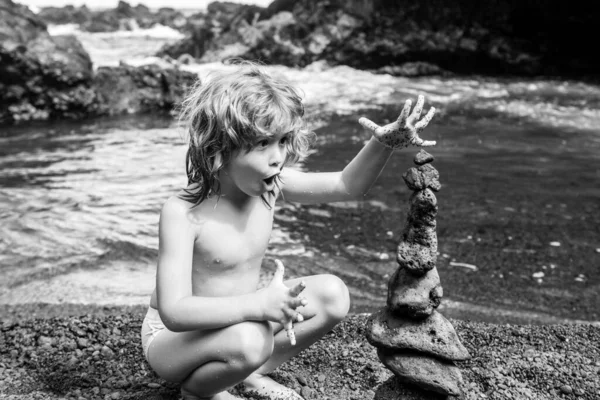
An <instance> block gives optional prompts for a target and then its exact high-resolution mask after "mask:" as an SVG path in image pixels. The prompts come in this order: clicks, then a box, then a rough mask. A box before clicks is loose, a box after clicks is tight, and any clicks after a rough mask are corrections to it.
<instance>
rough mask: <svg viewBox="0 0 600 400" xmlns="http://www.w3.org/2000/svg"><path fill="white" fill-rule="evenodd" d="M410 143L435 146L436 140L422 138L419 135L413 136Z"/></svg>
mask: <svg viewBox="0 0 600 400" xmlns="http://www.w3.org/2000/svg"><path fill="white" fill-rule="evenodd" d="M410 143H411V144H413V145H415V146H421V147H430V146H435V145H436V143H437V142H436V141H435V140H423V139H421V138H420V137H418V136H415V137H414V138H413V139H412V140H411V141H410Z"/></svg>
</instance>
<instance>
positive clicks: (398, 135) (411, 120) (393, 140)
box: [358, 95, 436, 149]
mask: <svg viewBox="0 0 600 400" xmlns="http://www.w3.org/2000/svg"><path fill="white" fill-rule="evenodd" d="M424 104H425V98H424V97H423V96H422V95H419V97H418V99H417V104H416V105H415V108H414V110H413V111H412V113H411V112H410V108H411V105H412V101H411V100H406V103H405V104H404V108H403V109H402V112H401V113H400V116H399V117H398V119H397V120H396V121H395V122H392V123H391V124H387V125H385V126H379V125H377V124H376V123H375V122H373V121H371V120H370V119H368V118H365V117H363V118H361V119H359V120H358V122H359V123H360V124H361V125H362V126H364V127H365V128H367V129H369V130H371V131H373V135H374V136H375V138H376V139H377V140H379V141H380V142H381V143H383V144H384V145H385V146H387V147H390V148H392V149H397V148H403V147H408V146H410V145H413V146H424V147H425V146H435V144H436V142H435V141H434V140H423V139H421V138H420V137H419V133H420V132H421V131H422V130H423V129H425V127H426V126H427V124H429V121H431V119H432V118H433V115H434V114H435V107H431V108H430V109H429V111H428V112H427V114H426V115H425V116H424V117H423V118H422V119H421V120H419V118H420V117H421V112H422V111H423V105H424ZM415 122H416V123H415Z"/></svg>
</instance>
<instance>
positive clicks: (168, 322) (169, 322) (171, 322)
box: [158, 307, 186, 332]
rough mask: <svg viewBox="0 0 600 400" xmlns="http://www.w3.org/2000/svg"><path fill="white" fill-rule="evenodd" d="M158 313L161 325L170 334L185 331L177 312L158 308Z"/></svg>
mask: <svg viewBox="0 0 600 400" xmlns="http://www.w3.org/2000/svg"><path fill="white" fill-rule="evenodd" d="M158 313H159V314H160V319H161V320H162V323H163V324H164V325H165V326H166V327H167V329H168V330H170V331H171V332H184V331H185V330H186V329H185V327H184V324H182V321H181V318H179V317H178V316H177V312H176V311H175V310H172V309H169V308H166V307H162V308H159V311H158Z"/></svg>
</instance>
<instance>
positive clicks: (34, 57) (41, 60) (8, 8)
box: [0, 0, 98, 123]
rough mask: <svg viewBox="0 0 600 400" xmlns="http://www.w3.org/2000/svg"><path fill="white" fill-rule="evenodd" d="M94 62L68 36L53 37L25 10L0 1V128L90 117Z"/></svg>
mask: <svg viewBox="0 0 600 400" xmlns="http://www.w3.org/2000/svg"><path fill="white" fill-rule="evenodd" d="M91 81H92V62H91V60H90V57H89V55H88V54H87V52H86V51H85V50H84V49H83V47H82V46H81V44H80V43H79V41H77V39H75V38H74V37H72V36H65V37H51V36H50V35H49V34H48V32H47V30H46V25H45V24H44V23H43V22H42V21H41V20H40V19H39V18H37V17H36V15H35V14H33V13H32V12H31V11H30V10H29V9H28V8H27V7H25V6H21V5H18V4H15V3H13V2H12V1H11V0H0V123H6V122H13V121H19V120H29V119H47V118H62V117H69V118H73V117H75V118H76V117H80V116H82V115H85V114H88V113H90V112H94V111H95V110H96V108H97V105H98V104H97V99H96V96H95V93H94V91H93V89H91V87H90V86H91Z"/></svg>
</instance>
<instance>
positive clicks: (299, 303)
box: [289, 297, 308, 310]
mask: <svg viewBox="0 0 600 400" xmlns="http://www.w3.org/2000/svg"><path fill="white" fill-rule="evenodd" d="M307 304H308V300H306V299H305V298H303V297H298V298H295V299H292V300H291V301H290V303H289V305H290V307H291V308H293V309H294V310H295V309H296V308H298V307H304V306H306V305H307Z"/></svg>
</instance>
